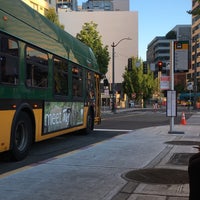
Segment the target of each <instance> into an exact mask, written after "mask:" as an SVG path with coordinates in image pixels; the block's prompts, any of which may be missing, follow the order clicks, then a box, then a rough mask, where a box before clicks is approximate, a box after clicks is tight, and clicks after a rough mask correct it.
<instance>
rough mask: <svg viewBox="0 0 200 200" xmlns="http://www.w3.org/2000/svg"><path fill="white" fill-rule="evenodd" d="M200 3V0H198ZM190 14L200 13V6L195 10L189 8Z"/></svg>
mask: <svg viewBox="0 0 200 200" xmlns="http://www.w3.org/2000/svg"><path fill="white" fill-rule="evenodd" d="M196 1H198V2H199V3H200V0H196ZM187 13H188V14H190V15H200V7H199V6H197V7H196V8H195V9H194V10H189V11H187Z"/></svg>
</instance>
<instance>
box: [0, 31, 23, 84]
mask: <svg viewBox="0 0 200 200" xmlns="http://www.w3.org/2000/svg"><path fill="white" fill-rule="evenodd" d="M18 51H19V50H18V43H17V42H16V41H15V40H14V39H12V38H9V37H6V36H4V35H3V34H0V82H2V83H8V84H17V80H18V71H19V70H18V68H19V64H18V63H19V56H18Z"/></svg>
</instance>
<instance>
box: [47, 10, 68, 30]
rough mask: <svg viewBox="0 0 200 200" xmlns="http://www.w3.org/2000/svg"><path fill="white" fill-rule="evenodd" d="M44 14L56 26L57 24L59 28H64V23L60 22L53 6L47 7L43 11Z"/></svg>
mask: <svg viewBox="0 0 200 200" xmlns="http://www.w3.org/2000/svg"><path fill="white" fill-rule="evenodd" d="M45 16H46V18H47V19H49V20H50V21H52V22H53V23H54V24H56V25H57V26H59V27H60V28H62V29H63V30H64V25H62V24H60V22H59V19H58V15H57V14H56V11H55V9H54V8H49V10H47V11H46V12H45Z"/></svg>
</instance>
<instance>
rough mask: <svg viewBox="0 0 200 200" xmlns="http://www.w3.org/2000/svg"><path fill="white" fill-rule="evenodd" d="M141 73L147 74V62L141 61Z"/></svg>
mask: <svg viewBox="0 0 200 200" xmlns="http://www.w3.org/2000/svg"><path fill="white" fill-rule="evenodd" d="M143 74H148V66H147V62H143Z"/></svg>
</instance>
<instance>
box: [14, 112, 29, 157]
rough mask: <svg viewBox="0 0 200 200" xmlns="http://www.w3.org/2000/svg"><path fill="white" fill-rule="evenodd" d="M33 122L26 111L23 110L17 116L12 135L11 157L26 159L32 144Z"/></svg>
mask: <svg viewBox="0 0 200 200" xmlns="http://www.w3.org/2000/svg"><path fill="white" fill-rule="evenodd" d="M32 136H33V135H32V123H31V119H30V117H29V115H28V114H27V113H26V112H21V113H20V114H19V116H18V117H17V119H16V121H15V123H14V125H13V127H12V135H11V150H10V154H11V159H12V160H15V161H19V160H22V159H24V158H25V157H26V156H27V155H28V153H29V151H30V148H31V144H32Z"/></svg>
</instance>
